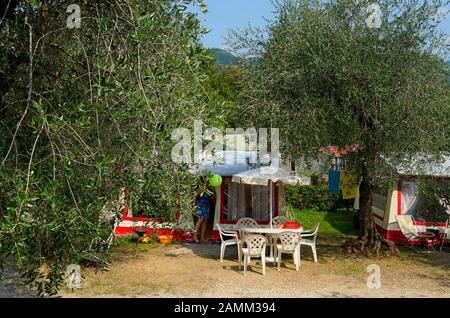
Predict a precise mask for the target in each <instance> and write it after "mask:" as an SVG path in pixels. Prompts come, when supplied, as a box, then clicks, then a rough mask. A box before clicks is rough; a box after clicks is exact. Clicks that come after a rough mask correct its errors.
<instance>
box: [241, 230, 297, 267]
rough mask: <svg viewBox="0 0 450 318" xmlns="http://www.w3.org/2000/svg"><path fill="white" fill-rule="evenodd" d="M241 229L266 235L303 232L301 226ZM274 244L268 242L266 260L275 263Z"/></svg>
mask: <svg viewBox="0 0 450 318" xmlns="http://www.w3.org/2000/svg"><path fill="white" fill-rule="evenodd" d="M241 231H243V232H246V233H254V234H262V235H267V236H275V235H279V234H281V233H284V232H294V233H298V234H301V233H302V232H303V228H302V227H300V228H298V229H284V228H276V227H274V228H271V227H268V226H254V227H244V228H241ZM273 250H274V246H273V244H270V256H269V257H267V258H266V260H267V261H268V262H273V263H275V261H276V259H275V257H274V255H273V254H274V253H273V252H274V251H273Z"/></svg>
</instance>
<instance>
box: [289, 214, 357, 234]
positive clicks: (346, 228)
mask: <svg viewBox="0 0 450 318" xmlns="http://www.w3.org/2000/svg"><path fill="white" fill-rule="evenodd" d="M288 214H289V217H290V218H291V219H292V220H295V221H297V222H299V223H300V224H301V225H302V226H303V227H304V228H305V229H308V230H309V229H313V228H314V227H315V226H316V224H317V223H320V228H319V235H326V236H337V237H346V236H353V235H357V234H358V231H357V230H355V229H354V228H353V219H352V212H348V211H344V210H343V211H330V212H322V211H317V210H298V209H293V208H288Z"/></svg>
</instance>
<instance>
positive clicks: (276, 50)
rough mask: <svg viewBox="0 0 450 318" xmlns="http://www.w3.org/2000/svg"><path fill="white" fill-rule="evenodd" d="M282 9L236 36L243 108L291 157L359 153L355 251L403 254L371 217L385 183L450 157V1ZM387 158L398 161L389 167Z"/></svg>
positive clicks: (287, 5)
mask: <svg viewBox="0 0 450 318" xmlns="http://www.w3.org/2000/svg"><path fill="white" fill-rule="evenodd" d="M372 2H373V1H364V0H361V1H353V0H344V1H308V0H299V1H294V0H286V1H283V2H282V3H278V2H277V3H276V6H275V11H276V17H275V18H274V20H273V21H269V22H268V24H267V27H266V28H265V29H262V30H258V29H252V28H250V29H247V30H245V31H239V30H237V31H234V32H233V33H232V34H231V35H230V38H229V45H230V46H231V47H232V48H233V49H234V51H235V52H237V53H240V55H241V57H244V58H245V60H248V57H250V56H253V57H257V59H258V62H257V63H244V65H246V67H245V68H244V69H245V71H244V72H243V73H244V75H243V78H244V81H243V84H244V87H243V88H242V91H241V92H242V93H241V99H240V108H239V110H238V111H237V113H239V114H240V117H241V118H242V119H243V120H244V121H246V122H249V123H253V124H256V125H263V126H266V127H278V128H280V135H281V136H280V137H281V141H282V145H281V147H282V150H283V153H284V154H285V155H286V156H290V157H293V158H296V157H297V158H298V157H300V156H305V155H316V154H317V153H318V151H319V149H320V147H322V146H327V145H333V146H339V147H346V146H348V145H359V151H358V152H357V153H354V154H352V155H351V156H350V157H349V162H350V164H351V166H352V169H354V171H356V172H357V173H358V175H359V176H360V178H361V185H360V210H361V216H360V220H361V225H362V226H361V229H360V234H359V236H358V238H357V239H355V240H351V241H349V242H347V243H346V249H347V250H348V251H353V252H359V251H363V252H365V253H369V254H370V253H378V252H379V251H380V250H381V249H384V250H391V251H395V247H394V246H393V244H392V243H390V242H387V241H385V240H384V239H383V238H381V237H380V235H379V234H378V233H377V231H376V228H375V223H374V215H373V213H372V201H373V193H374V187H375V186H377V183H378V182H379V180H380V178H379V177H380V176H381V175H383V176H391V177H392V179H393V178H394V177H395V169H393V167H398V166H399V165H405V164H408V163H409V159H410V158H412V157H415V156H417V155H425V156H427V158H429V159H427V160H433V159H434V158H438V157H440V156H441V155H443V154H444V153H445V152H449V150H450V149H449V145H450V125H449V122H450V85H449V81H448V79H449V67H448V65H447V64H446V63H445V62H444V60H443V58H445V57H448V42H446V39H447V35H445V34H442V33H441V32H440V31H439V28H438V26H439V15H440V13H442V9H443V6H445V5H447V4H448V3H447V2H446V1H410V0H394V1H384V0H381V1H377V2H376V3H377V4H378V6H375V7H374V5H373V4H372ZM386 159H389V160H388V162H389V164H388V163H387V161H386Z"/></svg>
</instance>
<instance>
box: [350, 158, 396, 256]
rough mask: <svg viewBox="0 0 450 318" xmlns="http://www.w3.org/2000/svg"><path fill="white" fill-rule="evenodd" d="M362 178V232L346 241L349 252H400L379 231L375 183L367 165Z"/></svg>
mask: <svg viewBox="0 0 450 318" xmlns="http://www.w3.org/2000/svg"><path fill="white" fill-rule="evenodd" d="M362 170H363V171H362V180H361V185H360V188H359V208H360V216H359V221H360V232H359V236H358V238H356V239H351V240H348V241H346V242H345V244H344V251H346V252H347V253H363V254H366V255H367V256H371V255H379V254H380V252H381V251H383V252H386V253H388V254H394V255H397V254H398V249H397V247H396V246H395V244H394V243H393V242H391V241H387V240H385V239H384V238H383V237H382V236H381V235H380V234H379V233H378V231H377V229H376V226H375V219H374V214H373V210H372V205H373V194H374V190H373V185H372V184H371V182H370V179H369V176H368V171H367V167H366V166H364V167H363V169H362Z"/></svg>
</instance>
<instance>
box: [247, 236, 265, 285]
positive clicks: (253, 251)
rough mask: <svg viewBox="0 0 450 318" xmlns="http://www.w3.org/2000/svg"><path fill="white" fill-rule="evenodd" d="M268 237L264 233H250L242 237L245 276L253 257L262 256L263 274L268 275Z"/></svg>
mask: <svg viewBox="0 0 450 318" xmlns="http://www.w3.org/2000/svg"><path fill="white" fill-rule="evenodd" d="M266 246H267V238H266V237H265V236H262V235H258V234H254V235H248V236H246V237H245V238H243V239H242V255H243V257H244V276H245V275H247V266H248V264H249V263H250V259H251V258H261V264H262V270H263V275H266Z"/></svg>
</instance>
